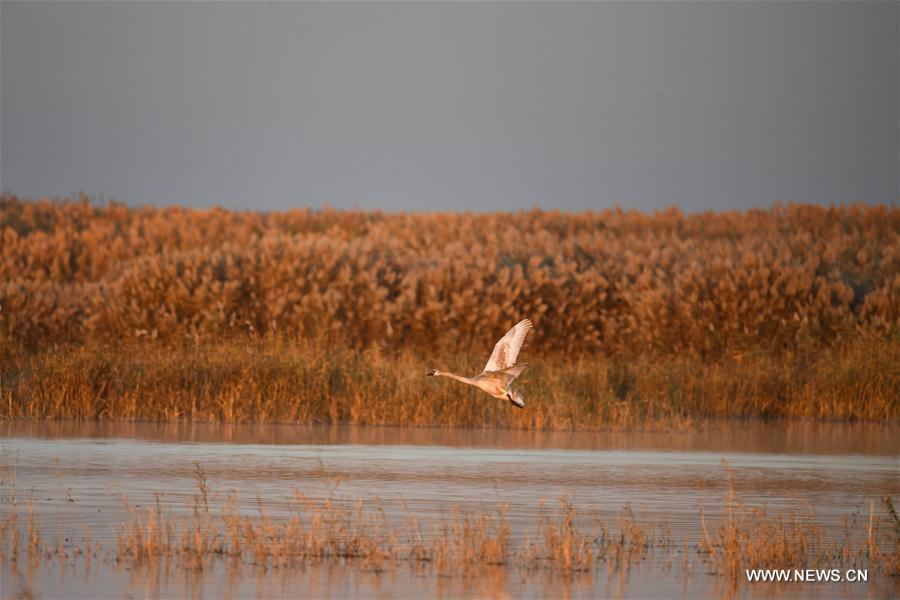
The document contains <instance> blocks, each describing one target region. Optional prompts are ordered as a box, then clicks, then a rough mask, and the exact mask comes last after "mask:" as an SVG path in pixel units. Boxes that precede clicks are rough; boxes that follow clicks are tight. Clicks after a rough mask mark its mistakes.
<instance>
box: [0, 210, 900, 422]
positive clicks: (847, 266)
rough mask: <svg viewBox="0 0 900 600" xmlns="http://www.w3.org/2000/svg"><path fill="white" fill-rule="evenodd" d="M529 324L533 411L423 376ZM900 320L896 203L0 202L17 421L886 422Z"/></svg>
mask: <svg viewBox="0 0 900 600" xmlns="http://www.w3.org/2000/svg"><path fill="white" fill-rule="evenodd" d="M523 316H528V317H530V318H531V319H532V320H533V321H534V322H535V329H534V331H533V332H532V333H531V334H530V335H529V339H528V341H527V343H526V346H525V349H524V351H523V354H522V360H524V361H526V362H530V363H532V365H533V366H532V368H531V369H529V371H526V375H525V376H523V386H524V387H526V388H527V394H526V398H529V397H530V398H531V399H533V400H532V402H531V403H530V405H529V407H528V409H526V411H524V412H522V413H520V414H511V413H510V411H509V410H506V409H508V407H505V406H503V407H500V406H499V405H496V403H493V404H492V403H489V402H487V401H486V400H485V399H483V398H481V399H478V400H476V396H475V395H474V394H472V393H470V392H469V391H466V390H460V389H453V388H449V387H446V386H442V385H426V382H425V381H424V380H422V381H420V377H419V376H420V374H422V373H424V372H425V370H426V369H427V368H429V367H434V366H438V367H443V368H448V369H458V370H460V371H464V372H465V371H472V372H477V371H478V370H479V369H480V367H481V366H482V365H483V363H484V360H485V358H486V356H487V354H488V352H489V350H490V348H491V347H492V345H493V343H494V342H495V341H496V339H497V338H498V337H499V335H501V334H502V333H503V332H504V331H505V328H506V327H508V326H510V325H512V324H513V323H515V322H516V321H518V320H519V319H520V318H522V317H523ZM898 324H900V211H898V210H896V209H892V208H888V207H884V206H850V207H841V208H822V207H813V206H794V205H791V206H787V207H785V206H780V205H779V206H776V207H774V208H772V209H770V210H753V211H748V212H746V213H721V214H712V213H708V214H698V215H683V214H681V213H680V212H679V211H677V210H668V211H663V212H658V213H654V214H652V215H646V214H641V213H634V212H623V211H620V210H609V211H604V212H600V213H582V214H563V213H558V212H548V211H537V210H536V211H530V212H521V213H514V214H484V215H473V214H382V213H378V212H374V213H367V212H358V211H356V212H354V211H334V210H329V209H323V210H320V211H311V210H300V211H289V212H284V213H257V212H238V211H226V210H222V209H210V210H193V209H184V208H129V207H126V206H125V205H122V204H117V203H112V202H111V203H107V204H102V205H101V204H98V203H93V202H91V201H89V200H88V199H87V198H74V199H71V200H65V201H38V202H33V201H28V200H23V199H19V198H17V197H14V196H9V195H5V196H3V197H2V198H0V394H2V395H0V405H2V406H3V408H2V415H0V416H6V417H13V416H17V417H34V418H59V417H76V418H138V419H157V420H172V419H182V418H191V419H203V420H206V419H216V420H223V421H258V420H279V421H280V420H288V421H302V422H352V423H392V424H401V425H402V424H410V425H431V424H437V423H440V424H444V425H465V426H473V425H477V426H483V425H496V426H508V427H528V428H582V429H595V428H598V427H601V426H611V427H642V426H647V427H658V426H661V424H663V423H668V424H669V426H670V427H682V426H685V425H686V424H690V423H691V422H692V421H693V420H697V419H703V418H707V417H719V416H764V417H809V418H825V419H867V420H896V419H897V418H898V414H900V401H898V398H900V393H898V389H900V376H898V375H897V371H896V369H893V368H891V365H896V364H897V363H898V361H897V356H898V354H900V327H898ZM526 382H527V385H526ZM429 383H432V384H433V383H434V382H429ZM501 408H502V410H501Z"/></svg>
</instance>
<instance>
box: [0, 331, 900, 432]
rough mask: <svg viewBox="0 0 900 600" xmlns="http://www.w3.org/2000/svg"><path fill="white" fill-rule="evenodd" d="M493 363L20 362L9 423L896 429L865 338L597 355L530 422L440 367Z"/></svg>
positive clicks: (352, 354)
mask: <svg viewBox="0 0 900 600" xmlns="http://www.w3.org/2000/svg"><path fill="white" fill-rule="evenodd" d="M482 354H483V353H478V354H474V353H473V354H463V355H460V356H449V355H445V356H444V358H443V359H442V358H440V357H436V358H430V357H425V356H421V355H418V354H414V353H412V352H400V353H385V352H382V351H379V350H377V349H370V350H367V351H358V350H354V349H349V348H344V347H340V346H336V347H332V348H329V349H328V351H326V352H323V351H322V350H321V349H320V348H319V347H317V346H315V345H312V344H306V343H303V342H299V343H295V342H284V341H259V342H256V341H246V340H244V341H230V342H222V343H220V344H215V345H207V344H201V345H199V346H194V345H190V346H175V347H171V346H165V345H163V344H159V343H157V342H153V341H150V340H143V341H135V342H130V343H128V344H121V345H118V346H102V345H90V346H84V347H78V348H72V349H66V350H60V351H46V352H40V353H22V354H18V355H7V356H6V357H5V358H4V359H2V360H0V414H2V415H4V416H7V417H13V418H30V419H58V418H66V419H100V420H106V419H129V420H144V421H160V422H176V421H205V422H211V421H219V422H234V423H238V422H243V423H253V422H257V423H259V422H291V423H352V424H361V425H389V424H399V425H414V426H444V427H455V426H459V427H491V426H496V427H506V428H518V429H555V430H573V429H582V430H600V429H618V430H625V429H655V430H683V429H686V428H689V427H692V426H695V425H698V424H702V423H703V421H704V420H706V419H713V418H726V417H767V418H814V419H847V420H868V421H896V420H897V418H898V416H900V400H898V399H900V377H898V375H897V371H896V365H898V364H900V344H898V343H897V342H896V341H893V340H884V339H881V338H871V339H868V338H863V339H860V340H859V341H858V343H856V344H855V345H852V346H848V347H845V348H841V349H838V348H826V349H824V350H822V351H821V352H819V353H814V354H811V355H805V354H802V355H800V354H798V355H795V356H793V357H790V358H787V357H781V358H776V357H772V356H771V355H769V354H766V353H758V354H752V355H747V356H745V357H744V358H743V360H742V361H741V362H735V361H728V362H705V361H699V360H696V359H692V358H690V357H674V356H671V357H667V358H665V359H656V360H654V359H651V358H648V357H639V358H637V359H634V360H632V361H625V360H622V359H619V358H609V357H605V356H602V355H597V356H593V357H589V358H580V359H575V360H570V359H569V358H568V357H566V356H562V355H549V356H548V355H545V356H544V357H543V358H540V359H532V358H531V356H530V352H529V351H528V349H527V347H526V351H525V352H523V355H522V357H523V359H524V360H526V361H529V362H532V365H531V367H530V368H529V369H527V370H526V371H525V373H524V374H523V375H522V377H521V378H520V380H519V381H518V382H517V383H519V384H520V387H521V389H522V390H523V391H524V392H525V394H526V402H527V406H526V408H525V409H524V410H514V409H512V408H511V407H509V406H508V404H504V403H501V402H499V401H495V400H493V399H491V398H488V397H486V396H484V395H483V394H481V393H479V392H478V391H477V390H475V389H470V388H468V387H466V386H460V385H456V384H455V383H454V382H448V381H442V380H438V381H436V380H435V379H434V378H431V377H425V373H426V372H427V369H428V368H430V367H432V366H440V367H441V368H449V369H453V370H458V371H460V372H467V371H472V372H477V370H478V369H480V368H481V366H482V365H483V362H482V361H483V360H484V356H483V355H482Z"/></svg>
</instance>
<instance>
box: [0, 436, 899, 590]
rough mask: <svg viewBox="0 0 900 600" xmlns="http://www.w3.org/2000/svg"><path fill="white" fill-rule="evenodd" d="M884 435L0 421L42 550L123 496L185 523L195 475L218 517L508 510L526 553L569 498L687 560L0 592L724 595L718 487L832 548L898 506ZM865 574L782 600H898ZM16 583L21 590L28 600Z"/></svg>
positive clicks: (49, 571) (253, 574)
mask: <svg viewBox="0 0 900 600" xmlns="http://www.w3.org/2000/svg"><path fill="white" fill-rule="evenodd" d="M898 433H900V430H898V428H897V427H885V426H872V425H868V426H858V425H839V424H813V423H801V424H791V425H788V426H772V425H765V424H760V423H745V422H742V423H728V424H723V425H719V426H716V427H709V428H706V429H704V430H702V431H699V432H686V433H631V434H629V433H605V432H601V433H565V432H523V431H503V430H501V431H497V430H440V429H404V428H387V427H384V428H379V427H332V426H328V427H310V426H306V427H299V426H287V425H269V426H238V425H182V426H174V425H155V424H139V423H70V422H49V423H40V422H6V423H3V424H0V434H2V438H0V443H2V454H3V474H2V475H0V480H2V481H3V483H2V487H3V505H2V506H3V512H4V517H6V516H7V515H9V514H11V513H12V512H14V511H19V512H20V513H21V514H22V517H21V518H20V519H19V526H20V527H21V526H24V525H23V523H24V522H25V520H26V518H27V516H26V511H27V510H28V509H27V506H28V505H29V503H30V506H31V507H32V510H33V513H34V518H35V519H36V520H37V521H39V522H40V523H41V524H42V526H43V531H44V535H45V538H49V539H54V538H56V537H62V538H64V539H65V538H66V537H67V536H74V535H76V534H77V535H79V536H82V535H83V534H84V532H89V535H90V537H91V539H92V540H93V541H94V542H95V543H97V544H100V545H115V543H116V538H117V526H118V525H119V524H120V523H123V522H125V521H128V520H129V518H130V516H131V515H130V514H129V513H128V511H127V509H126V506H125V503H124V498H126V497H127V500H128V502H129V503H130V504H131V505H132V506H133V507H147V506H152V505H154V503H156V502H159V503H160V505H161V507H163V508H164V509H166V510H169V511H171V512H172V513H174V514H179V513H180V514H186V513H187V512H188V511H189V506H190V502H191V499H192V498H193V496H194V494H195V488H196V479H195V471H196V464H197V463H199V464H200V465H202V467H203V470H204V471H205V472H206V474H207V477H208V483H209V487H210V488H211V489H212V491H213V494H212V496H211V504H212V506H213V508H214V509H218V508H221V505H222V504H223V503H224V502H225V501H226V498H227V497H228V496H229V495H237V496H239V497H240V498H241V502H242V506H241V508H242V510H243V511H244V512H246V513H247V514H260V513H264V514H266V515H267V516H269V517H271V518H275V519H277V518H284V517H286V516H288V514H289V512H290V509H289V503H288V500H289V499H291V498H294V497H296V494H297V493H300V494H302V495H303V496H304V497H306V498H311V499H326V498H331V499H334V500H335V501H336V502H347V503H350V502H352V501H354V500H356V499H365V500H366V501H368V502H371V503H374V504H377V506H378V507H379V509H380V510H382V511H384V514H385V515H386V517H387V518H388V519H389V520H391V521H393V522H395V523H398V524H401V525H402V524H403V523H405V522H407V520H408V519H409V518H410V516H414V517H416V518H418V519H420V520H421V521H422V522H435V523H436V522H440V521H441V520H446V519H447V518H448V517H449V515H450V514H451V512H452V511H453V510H454V508H457V507H459V506H464V507H467V508H471V509H473V510H479V511H481V510H484V511H495V510H496V509H497V508H498V507H499V506H501V505H502V504H504V503H506V504H508V511H507V513H506V515H507V520H508V523H509V525H510V535H511V537H512V538H514V539H516V540H518V541H523V540H525V539H526V538H527V539H534V536H536V535H538V533H539V532H538V531H537V529H536V516H537V515H540V514H545V513H552V512H553V511H555V510H556V506H557V499H558V498H559V497H560V495H561V494H563V493H565V494H567V495H569V497H570V498H574V500H575V502H576V503H577V504H578V505H579V506H581V507H586V508H588V509H590V511H593V512H594V513H599V514H602V515H608V516H610V518H615V515H618V514H621V513H622V511H623V510H627V511H629V513H630V514H633V515H635V516H636V518H639V519H641V520H643V521H645V522H648V523H657V524H666V527H667V528H669V529H670V531H671V536H672V538H673V539H674V540H677V542H678V544H681V543H682V542H683V543H684V544H686V546H685V547H686V548H687V550H686V551H685V550H679V551H678V552H675V553H674V555H673V556H674V558H672V557H670V558H668V559H666V560H665V561H649V562H646V563H641V564H638V565H635V567H634V568H632V569H629V570H624V571H623V570H617V569H613V568H609V569H605V568H603V567H602V566H601V567H600V568H599V569H598V570H595V571H593V572H590V573H587V574H581V575H578V576H568V577H564V578H561V580H556V579H554V576H550V575H547V574H541V575H536V574H530V575H529V574H528V573H522V572H519V571H510V570H509V569H504V568H493V569H487V570H486V571H485V572H484V573H482V574H481V576H479V577H478V578H464V577H463V578H444V577H437V576H435V575H434V574H433V573H430V574H429V573H428V572H424V573H423V572H420V571H416V570H414V569H412V568H411V567H410V566H409V565H399V566H397V568H394V569H387V570H385V571H383V572H365V571H360V570H358V569H351V568H349V567H348V566H347V565H340V564H327V565H320V566H316V567H314V568H313V567H310V568H303V569H291V570H284V571H281V572H273V571H271V570H269V571H268V572H263V573H261V572H260V570H259V569H258V568H256V569H255V568H252V566H248V565H246V564H242V563H239V562H234V561H222V562H219V563H216V564H215V565H214V566H213V567H212V568H211V569H207V570H205V571H203V572H202V573H192V574H186V573H185V572H183V571H176V572H174V573H162V572H159V570H158V569H157V570H156V571H154V572H143V573H142V572H138V570H132V571H122V570H119V569H115V568H111V567H110V565H104V564H103V563H102V561H101V562H96V563H95V564H93V566H92V567H91V569H90V570H89V571H87V572H85V570H84V569H83V568H82V569H80V570H79V569H75V568H71V566H70V568H68V569H67V568H66V564H67V563H66V562H65V561H63V562H62V563H52V562H51V563H47V564H45V565H43V566H41V567H40V572H38V573H32V574H31V576H30V577H29V575H28V574H27V573H24V572H23V571H24V567H23V565H15V564H10V563H9V562H4V564H3V566H2V569H0V574H2V575H3V579H2V580H3V582H4V583H3V589H2V592H3V593H2V595H3V596H4V597H6V596H9V595H15V594H17V593H19V592H22V591H28V592H29V593H35V594H38V595H40V596H46V597H59V596H71V595H80V596H96V595H107V596H115V597H121V596H125V595H131V596H157V595H163V596H173V597H181V596H199V595H203V596H211V597H218V596H233V597H248V596H257V595H263V596H272V595H275V596H280V595H287V596H293V595H298V594H301V593H302V594H303V595H308V596H339V597H343V596H357V595H374V596H418V597H421V596H460V595H462V596H469V595H474V596H484V595H487V596H492V597H497V596H502V595H505V594H510V595H514V596H533V597H547V596H560V595H572V596H617V595H626V596H648V595H649V596H657V597H659V596H666V597H670V596H709V595H721V594H722V593H724V592H723V591H722V589H721V588H720V587H717V586H721V581H719V580H718V578H717V577H716V576H715V575H709V574H707V573H706V570H705V569H704V568H703V567H702V564H699V563H697V562H696V560H695V559H694V557H693V556H692V552H691V549H695V548H696V544H697V543H698V541H699V540H700V538H701V536H702V535H703V534H702V532H701V530H700V528H699V526H698V519H697V515H698V513H699V511H700V510H701V509H702V510H703V511H704V514H705V515H707V517H708V518H709V519H711V520H714V519H716V518H718V517H720V516H721V515H722V511H723V508H724V498H725V497H726V495H727V493H728V490H729V485H730V486H731V487H732V488H733V489H734V491H735V492H736V493H737V494H738V496H739V497H740V499H741V501H742V502H743V503H744V505H747V506H759V507H765V508H766V509H767V510H768V511H769V512H770V513H775V514H795V513H799V514H809V515H811V516H812V517H814V518H815V520H816V522H818V523H821V524H823V525H824V526H825V527H826V528H827V529H829V530H830V531H831V532H832V533H833V534H834V536H835V537H839V536H840V535H846V534H847V531H846V530H847V528H848V524H847V521H846V519H847V517H848V515H852V514H854V513H857V514H862V515H864V516H865V515H867V514H868V511H869V510H870V507H871V506H872V504H873V503H874V502H880V499H881V498H882V497H883V496H885V495H890V496H893V497H894V498H895V499H896V500H900V498H898V496H900V475H898V473H900V456H898V455H900V448H898V442H897V439H898ZM896 504H900V502H896ZM583 514H585V515H587V514H589V512H587V511H584V512H583ZM863 521H865V518H860V523H862V522H863ZM858 529H859V531H854V532H850V533H851V534H852V535H861V534H862V533H863V529H864V527H863V526H862V525H860V526H859V527H858ZM63 545H65V542H63ZM4 554H6V553H5V552H4ZM795 566H797V565H785V567H786V568H793V567H795ZM799 566H801V567H803V565H799ZM875 576H876V577H875V579H876V581H875V582H870V583H871V586H872V587H868V588H866V591H865V592H863V593H860V592H859V589H858V588H857V589H852V588H850V589H849V591H848V589H847V588H846V586H847V584H824V587H823V585H809V586H806V587H800V588H797V587H792V588H790V594H791V595H797V594H800V595H809V596H816V595H822V594H823V593H824V594H825V595H830V596H836V595H851V596H857V595H868V594H870V593H872V591H873V590H878V591H880V592H882V593H883V592H884V590H886V589H887V590H893V589H895V586H896V584H897V581H896V578H894V580H892V579H891V578H889V577H888V578H884V577H882V578H877V574H875ZM557 579H559V578H557ZM11 582H16V583H15V584H13V583H11ZM24 582H31V584H30V585H32V586H33V589H32V588H28V589H27V590H24V588H22V587H21V586H23V585H25V583H24ZM11 585H16V586H19V587H10V586H11ZM829 585H830V586H831V587H828V586H829ZM859 585H865V584H859ZM877 586H881V587H877ZM885 586H887V587H885ZM875 595H879V593H877V592H876V593H875Z"/></svg>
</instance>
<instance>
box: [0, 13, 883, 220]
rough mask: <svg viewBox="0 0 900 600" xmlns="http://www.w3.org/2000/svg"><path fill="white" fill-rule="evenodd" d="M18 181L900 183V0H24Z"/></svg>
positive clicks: (120, 188) (807, 195)
mask: <svg viewBox="0 0 900 600" xmlns="http://www.w3.org/2000/svg"><path fill="white" fill-rule="evenodd" d="M0 20H2V30H0V103H2V104H0V168H2V171H0V187H2V189H3V190H6V191H10V192H13V193H16V194H21V195H29V196H33V197H34V196H39V195H46V196H53V195H69V194H72V193H74V192H78V191H84V192H87V193H89V194H92V195H102V196H104V197H107V198H116V199H121V200H125V201H126V202H128V203H130V204H135V205H137V204H187V205H192V206H208V205H212V204H220V205H222V206H226V207H230V208H238V207H240V208H254V209H263V210H268V209H284V208H288V207H299V206H314V207H317V206H320V205H321V204H322V203H323V202H327V203H328V204H330V205H332V206H336V207H341V208H352V207H359V208H364V209H376V208H377V209H383V210H408V209H419V210H442V211H445V210H466V209H472V210H517V209H529V208H532V207H533V206H535V205H537V206H540V207H542V208H549V209H562V210H583V209H602V208H605V207H609V206H614V205H616V204H618V205H621V206H622V207H624V208H638V209H642V210H652V209H656V208H661V207H666V206H670V205H678V206H681V207H682V208H684V209H685V210H703V209H709V208H712V209H718V210H724V209H732V208H748V207H751V206H769V205H771V204H772V203H773V202H775V201H776V200H777V199H779V198H780V199H782V200H784V201H799V202H821V203H845V202H855V201H859V200H863V201H867V202H873V203H875V202H878V203H888V204H890V203H894V204H896V203H897V202H898V198H900V189H898V188H900V140H898V131H900V92H898V88H900V83H898V82H900V2H897V1H893V2H877V3H874V2H829V3H825V2H734V3H709V2H697V3H690V2H668V3H655V2H652V3H651V2H616V3H614V2H598V3H552V2H549V3H477V4H476V3H462V2H458V3H427V4H426V3H420V4H413V3H367V4H358V3H331V4H327V3H268V2H267V3H262V2H260V3H225V2H216V3H212V2H209V3H190V4H186V3H131V2H129V3H124V2H123V3H101V2H78V3H69V2H65V3H53V2H7V1H4V2H2V4H0Z"/></svg>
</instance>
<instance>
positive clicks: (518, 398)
mask: <svg viewBox="0 0 900 600" xmlns="http://www.w3.org/2000/svg"><path fill="white" fill-rule="evenodd" d="M506 397H507V398H509V401H510V402H511V403H512V405H513V406H516V407H518V408H525V398H523V397H522V394H520V393H519V392H517V391H516V390H509V391H508V392H507V393H506Z"/></svg>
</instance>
